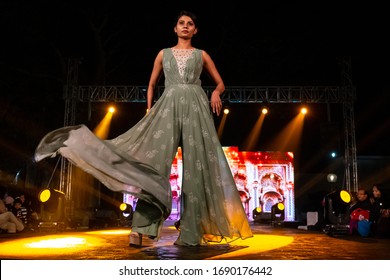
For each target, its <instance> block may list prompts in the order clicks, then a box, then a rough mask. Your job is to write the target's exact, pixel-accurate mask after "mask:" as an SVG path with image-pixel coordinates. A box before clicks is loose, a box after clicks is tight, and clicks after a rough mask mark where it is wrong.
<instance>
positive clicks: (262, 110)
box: [261, 107, 268, 115]
mask: <svg viewBox="0 0 390 280" xmlns="http://www.w3.org/2000/svg"><path fill="white" fill-rule="evenodd" d="M261 113H262V114H263V115H265V114H267V113H268V109H267V108H266V107H264V108H263V109H261Z"/></svg>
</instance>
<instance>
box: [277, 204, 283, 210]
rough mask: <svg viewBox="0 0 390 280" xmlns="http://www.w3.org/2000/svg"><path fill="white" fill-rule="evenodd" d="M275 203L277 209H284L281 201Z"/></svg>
mask: <svg viewBox="0 0 390 280" xmlns="http://www.w3.org/2000/svg"><path fill="white" fill-rule="evenodd" d="M276 205H277V207H278V209H279V210H280V211H283V210H284V204H283V203H278V204H276Z"/></svg>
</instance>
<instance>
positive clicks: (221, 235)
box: [35, 48, 252, 246]
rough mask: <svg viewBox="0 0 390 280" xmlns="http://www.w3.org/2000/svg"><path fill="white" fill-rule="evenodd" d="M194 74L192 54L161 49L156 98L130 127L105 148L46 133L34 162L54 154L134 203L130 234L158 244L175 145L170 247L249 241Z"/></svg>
mask: <svg viewBox="0 0 390 280" xmlns="http://www.w3.org/2000/svg"><path fill="white" fill-rule="evenodd" d="M174 52H175V53H174ZM202 69H203V61H202V51H201V50H200V49H193V50H190V51H189V50H174V49H171V48H166V49H164V50H163V71H164V77H165V89H164V92H163V94H162V95H161V97H160V98H159V99H158V100H157V101H156V103H155V104H154V106H153V107H152V108H151V109H150V110H149V112H148V114H146V115H145V116H144V117H143V118H142V119H141V120H140V121H139V122H138V123H137V124H136V125H134V126H133V127H132V128H130V129H129V130H128V131H127V132H125V133H123V134H122V135H119V136H118V137H116V138H113V139H110V140H101V139H99V138H98V137H97V136H95V135H94V134H93V132H91V131H90V130H89V129H88V128H87V127H86V126H85V125H82V124H81V125H76V126H69V127H63V128H60V129H57V130H54V131H52V132H50V133H48V134H47V135H46V136H45V137H44V138H43V139H42V140H41V142H40V143H39V145H38V147H37V148H36V151H35V160H36V161H40V160H42V159H44V158H46V157H55V156H56V155H58V154H61V155H62V156H63V157H65V158H67V159H68V160H69V161H70V162H71V163H73V164H74V165H76V166H78V167H80V168H81V169H83V170H84V171H85V172H87V173H90V174H91V175H93V176H94V177H95V178H96V179H98V180H99V181H100V182H102V183H103V184H104V185H105V186H106V187H108V188H109V189H111V190H113V191H118V192H123V193H129V194H132V195H134V196H136V197H138V201H137V206H136V209H135V212H134V216H133V221H132V231H135V232H139V233H142V234H146V235H152V236H157V237H160V232H161V227H162V225H163V222H164V220H165V219H166V218H167V217H168V216H169V215H170V211H171V205H172V195H171V186H170V182H169V176H170V172H171V166H172V162H173V159H174V157H175V155H176V152H177V149H178V147H179V145H180V146H181V148H182V159H183V171H182V174H183V182H182V203H181V207H182V209H181V217H180V233H179V237H178V239H177V240H176V242H175V244H177V245H188V246H191V245H193V246H195V245H202V244H207V242H209V241H215V242H220V241H222V240H225V241H227V242H230V241H232V240H234V239H237V238H242V239H244V238H247V237H251V236H252V232H251V229H250V227H249V223H248V219H247V217H246V214H245V212H244V209H243V206H242V203H241V200H240V197H239V194H238V190H237V187H236V185H235V182H234V179H233V176H232V173H231V170H230V167H229V165H228V162H227V159H226V156H225V154H224V152H223V149H222V146H221V144H220V142H219V139H218V135H217V132H216V129H215V126H214V122H213V118H212V114H211V110H210V104H209V100H208V97H207V95H206V93H205V92H204V90H203V89H202V87H201V81H200V75H201V72H202Z"/></svg>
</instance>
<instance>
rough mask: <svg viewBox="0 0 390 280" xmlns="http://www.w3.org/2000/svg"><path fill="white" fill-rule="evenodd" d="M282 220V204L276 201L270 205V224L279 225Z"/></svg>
mask: <svg viewBox="0 0 390 280" xmlns="http://www.w3.org/2000/svg"><path fill="white" fill-rule="evenodd" d="M283 222H284V204H283V203H282V202H278V203H276V204H274V205H273V206H272V207H271V223H272V225H274V226H275V225H281V224H282V223H283Z"/></svg>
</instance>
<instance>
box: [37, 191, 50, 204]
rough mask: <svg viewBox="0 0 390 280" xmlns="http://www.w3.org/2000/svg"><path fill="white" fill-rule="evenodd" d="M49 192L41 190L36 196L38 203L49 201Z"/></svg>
mask: <svg viewBox="0 0 390 280" xmlns="http://www.w3.org/2000/svg"><path fill="white" fill-rule="evenodd" d="M50 196H51V191H50V190H49V189H43V190H41V191H40V192H39V194H38V199H39V201H40V202H42V203H45V202H47V201H48V200H49V199H50Z"/></svg>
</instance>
